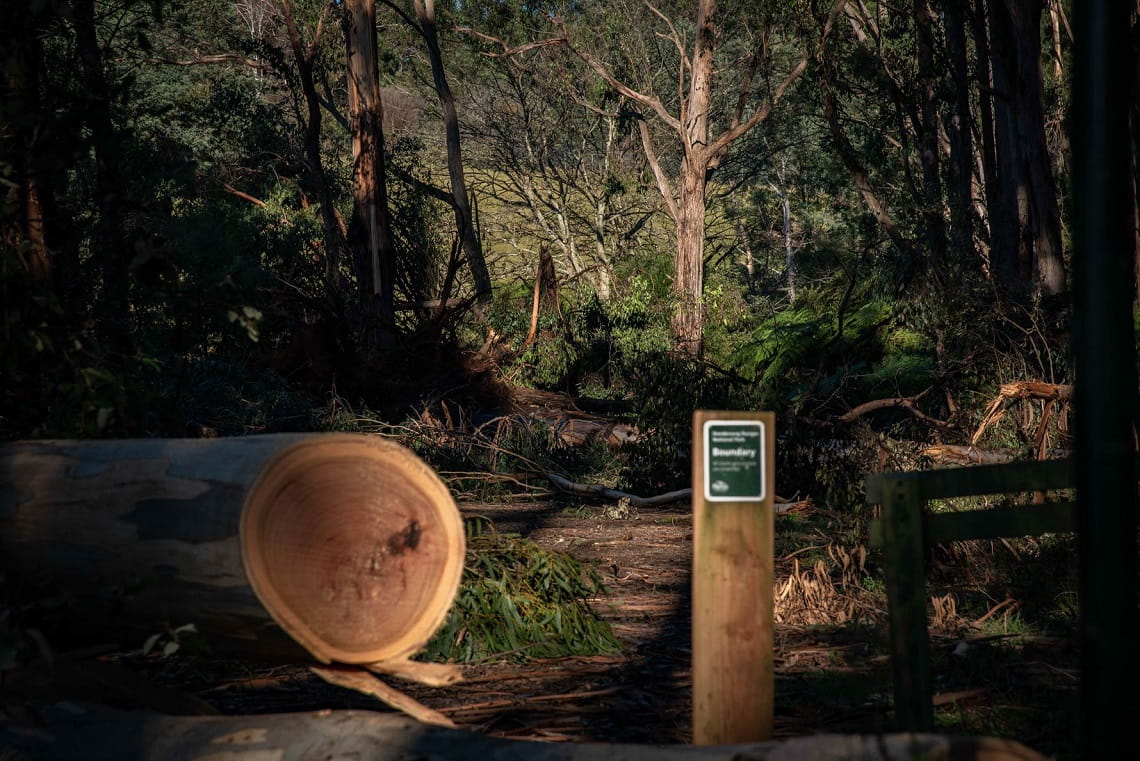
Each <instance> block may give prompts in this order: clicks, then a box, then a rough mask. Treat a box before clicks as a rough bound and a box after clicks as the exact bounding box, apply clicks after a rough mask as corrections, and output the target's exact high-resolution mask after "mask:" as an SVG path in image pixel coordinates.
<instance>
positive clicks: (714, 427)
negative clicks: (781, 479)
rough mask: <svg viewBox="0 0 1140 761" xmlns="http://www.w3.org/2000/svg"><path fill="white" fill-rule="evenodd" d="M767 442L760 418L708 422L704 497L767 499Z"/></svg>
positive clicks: (723, 499) (749, 499)
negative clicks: (765, 448)
mask: <svg viewBox="0 0 1140 761" xmlns="http://www.w3.org/2000/svg"><path fill="white" fill-rule="evenodd" d="M764 441H765V438H764V424H763V423H761V422H759V421H756V420H707V421H705V430H704V445H705V446H704V449H705V499H707V500H709V501H710V502H761V501H763V500H764V499H765V498H767V496H768V493H767V489H766V486H767V484H765V476H766V472H767V469H766V468H765V467H764V459H765V453H764Z"/></svg>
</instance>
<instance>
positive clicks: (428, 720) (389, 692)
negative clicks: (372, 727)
mask: <svg viewBox="0 0 1140 761" xmlns="http://www.w3.org/2000/svg"><path fill="white" fill-rule="evenodd" d="M311 671H312V672H313V673H314V674H316V675H317V676H319V677H320V678H321V679H324V680H325V681H326V682H328V683H329V684H335V685H336V686H337V687H344V688H345V689H346V690H354V691H355V692H359V693H362V694H364V695H371V696H372V697H374V698H376V699H377V700H379V701H380V702H381V703H383V704H384V705H386V706H391V707H392V708H395V709H396V710H397V711H402V712H403V713H406V714H407V715H408V716H411V717H412V718H413V719H416V720H418V721H422V722H423V723H424V724H433V725H435V726H437V727H449V728H454V727H455V722H453V721H452V720H451V719H449V718H447V717H446V716H444V715H443V714H442V713H440V712H439V711H436V710H434V709H431V708H428V707H427V706H425V705H424V704H423V703H421V702H419V701H418V700H416V699H415V698H413V697H411V696H409V695H405V694H404V693H402V692H400V691H399V690H397V689H396V688H395V687H392V686H391V685H389V684H385V683H384V682H381V681H380V680H379V679H377V678H376V677H374V676H372V675H371V674H369V673H368V672H367V671H363V670H361V669H359V668H354V667H340V666H313V667H312V669H311Z"/></svg>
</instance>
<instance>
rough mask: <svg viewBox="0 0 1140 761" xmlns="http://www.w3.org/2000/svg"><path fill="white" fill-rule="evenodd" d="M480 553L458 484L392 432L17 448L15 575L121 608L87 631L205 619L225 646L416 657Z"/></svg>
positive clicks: (154, 627) (12, 523)
mask: <svg viewBox="0 0 1140 761" xmlns="http://www.w3.org/2000/svg"><path fill="white" fill-rule="evenodd" d="M463 555H464V538H463V523H462V520H461V518H460V516H459V512H458V510H457V509H456V507H455V503H454V502H453V501H452V499H451V496H450V494H449V493H448V491H447V488H446V487H445V486H444V485H443V483H442V482H441V481H440V480H439V478H438V477H437V476H436V475H435V473H434V472H433V471H432V470H431V469H430V468H429V467H428V466H427V465H426V464H424V463H423V462H422V461H421V460H420V459H419V458H418V457H416V456H415V455H414V454H412V453H411V452H410V451H408V450H407V449H405V448H404V447H402V446H400V445H399V444H396V443H394V442H391V441H388V440H386V439H383V438H380V437H377V436H360V435H349V434H281V435H270V436H249V437H241V438H232V439H212V440H210V439H198V440H194V439H153V440H120V441H36V442H19V443H15V444H9V445H4V446H0V571H3V572H5V573H7V574H9V575H10V578H12V579H19V580H21V581H26V582H38V581H41V580H45V579H52V580H54V581H56V582H58V583H60V584H62V585H65V588H66V590H67V592H68V593H69V595H71V596H73V597H75V598H77V599H80V600H87V601H89V602H90V601H92V600H110V601H113V602H114V604H115V607H116V608H117V609H118V610H117V611H115V615H114V616H112V615H111V613H110V611H108V612H106V613H105V614H104V615H103V617H102V619H100V618H99V616H98V615H96V616H95V617H93V618H90V619H84V621H83V626H82V627H81V628H82V634H84V635H85V636H91V637H97V636H106V635H107V634H109V633H110V634H114V635H116V636H120V635H122V634H133V635H136V636H140V637H143V636H146V634H151V633H154V632H159V631H162V630H163V627H173V626H179V625H182V624H185V623H194V624H195V625H196V626H197V628H198V631H199V632H200V633H202V635H203V636H204V637H205V638H206V639H207V642H208V643H210V644H211V645H212V646H214V647H216V648H217V649H218V650H219V651H230V652H236V653H242V654H247V655H254V656H257V655H265V656H267V657H280V656H281V655H285V654H288V653H289V650H290V648H289V647H288V644H289V639H290V638H291V639H292V640H293V641H294V642H295V643H299V644H300V645H301V646H303V647H304V648H305V649H306V650H308V652H309V653H310V654H311V655H312V656H313V657H314V658H316V659H317V660H318V661H321V662H323V663H328V662H330V661H341V662H345V663H364V664H367V663H372V662H375V661H386V660H400V659H403V658H406V657H408V656H409V655H411V654H412V653H414V652H415V651H416V650H418V649H419V648H420V647H422V646H423V644H424V643H426V642H427V640H428V639H429V638H430V637H431V635H432V634H433V633H434V631H435V629H436V628H437V627H438V626H439V624H440V623H441V622H442V621H443V618H444V616H445V615H446V613H447V610H448V608H450V606H451V603H452V601H453V599H454V595H455V593H456V590H457V589H458V586H459V579H460V576H461V574H462V572H463ZM89 607H90V606H89ZM104 607H107V606H104ZM76 628H80V627H76ZM282 630H283V631H284V632H285V633H287V634H288V635H289V637H283V636H281V631H282ZM140 641H141V639H140ZM291 649H292V652H293V653H297V654H301V651H300V648H297V647H296V645H292V648H291Z"/></svg>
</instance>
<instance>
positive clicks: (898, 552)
mask: <svg viewBox="0 0 1140 761" xmlns="http://www.w3.org/2000/svg"><path fill="white" fill-rule="evenodd" d="M1074 486H1075V474H1074V469H1073V463H1072V462H1071V461H1070V460H1044V461H1037V462H1016V463H1010V464H1007V465H982V466H977V467H968V468H946V469H942V470H928V471H919V472H911V473H880V474H875V475H871V476H869V477H868V478H867V503H868V504H873V505H874V504H878V505H882V517H881V518H880V519H879V520H877V521H874V522H873V523H872V525H871V544H872V545H874V546H879V547H881V548H882V549H883V553H884V568H885V572H886V587H887V603H888V611H889V614H890V644H891V669H892V672H893V678H894V697H895V718H896V721H897V722H898V724H899V727H900V728H901V729H907V730H914V731H929V730H931V729H933V727H934V708H933V704H932V691H931V680H930V637H929V633H928V631H927V617H926V570H925V567H924V556H925V550H926V547H928V546H932V545H935V544H943V543H946V542H957V541H962V540H965V539H998V538H1002V537H1019V536H1035V535H1038V534H1048V533H1057V532H1070V531H1076V529H1077V514H1076V505H1075V503H1073V502H1071V501H1057V502H1044V503H1041V504H1026V505H1017V506H1007V507H991V508H984V509H978V510H964V511H961V512H952V513H928V512H927V511H926V504H927V502H929V501H930V500H933V499H951V498H955V497H971V496H978V495H985V494H1010V493H1017V492H1041V491H1049V490H1057V489H1071V488H1073V487H1074Z"/></svg>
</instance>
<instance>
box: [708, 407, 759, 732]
mask: <svg viewBox="0 0 1140 761" xmlns="http://www.w3.org/2000/svg"><path fill="white" fill-rule="evenodd" d="M775 441H776V439H775V416H774V415H773V414H772V413H771V412H714V411H708V410H697V411H696V412H695V413H694V414H693V742H694V743H697V744H701V745H708V744H723V743H743V742H753V741H758V740H768V739H771V737H772V715H773V693H774V688H775V684H774V678H773V674H772V633H773V627H772V604H773V603H772V566H773V546H772V534H773V521H772V515H773V510H772V503H773V494H774V493H775V488H774V481H775V464H774V463H775V458H774V455H775Z"/></svg>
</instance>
